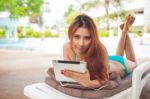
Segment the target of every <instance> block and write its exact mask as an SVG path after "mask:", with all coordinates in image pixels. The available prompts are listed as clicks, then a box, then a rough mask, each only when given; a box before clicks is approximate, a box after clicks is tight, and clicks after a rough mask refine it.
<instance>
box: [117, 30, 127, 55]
mask: <svg viewBox="0 0 150 99" xmlns="http://www.w3.org/2000/svg"><path fill="white" fill-rule="evenodd" d="M125 43H126V33H123V31H122V35H121V37H120V39H119V43H118V46H117V50H116V55H120V56H124V50H125Z"/></svg>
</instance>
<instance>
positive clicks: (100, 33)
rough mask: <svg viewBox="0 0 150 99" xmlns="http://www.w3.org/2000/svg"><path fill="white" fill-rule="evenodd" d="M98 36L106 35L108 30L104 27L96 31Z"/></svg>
mask: <svg viewBox="0 0 150 99" xmlns="http://www.w3.org/2000/svg"><path fill="white" fill-rule="evenodd" d="M98 35H99V37H108V36H109V34H108V31H107V30H106V29H101V30H100V31H99V33H98Z"/></svg>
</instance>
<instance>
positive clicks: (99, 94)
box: [45, 68, 132, 99]
mask: <svg viewBox="0 0 150 99" xmlns="http://www.w3.org/2000/svg"><path fill="white" fill-rule="evenodd" d="M47 73H48V76H47V77H46V78H45V83H46V84H48V85H49V86H51V87H53V88H55V89H56V90H59V91H61V92H63V93H65V94H68V95H71V96H74V97H79V98H92V99H96V98H107V97H110V96H113V95H115V94H116V93H118V92H121V91H123V90H125V89H127V88H129V87H131V82H132V81H131V80H132V75H129V76H128V77H126V78H123V79H122V80H120V81H118V79H112V80H110V81H108V82H106V83H105V84H104V85H102V86H101V87H100V89H99V90H93V89H90V88H86V87H83V86H79V87H75V86H76V85H75V86H66V87H63V86H62V85H61V84H60V82H58V81H56V79H55V75H54V72H53V69H52V68H49V69H48V71H47ZM112 78H113V77H112Z"/></svg>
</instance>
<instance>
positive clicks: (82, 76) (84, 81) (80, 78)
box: [62, 70, 105, 89]
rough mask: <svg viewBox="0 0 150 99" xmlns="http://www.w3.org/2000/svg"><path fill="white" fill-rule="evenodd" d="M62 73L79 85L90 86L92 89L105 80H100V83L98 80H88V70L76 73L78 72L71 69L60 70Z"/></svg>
mask: <svg viewBox="0 0 150 99" xmlns="http://www.w3.org/2000/svg"><path fill="white" fill-rule="evenodd" d="M62 74H63V75H64V76H67V77H70V78H72V79H74V80H76V81H77V82H78V83H80V84H81V85H83V86H85V87H89V88H92V89H95V88H98V87H100V86H101V85H102V84H103V83H104V82H105V81H102V82H101V83H100V82H99V81H98V80H90V74H89V71H88V70H87V71H86V72H85V73H78V72H74V71H71V70H62Z"/></svg>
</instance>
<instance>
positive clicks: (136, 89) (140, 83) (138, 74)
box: [131, 61, 150, 99]
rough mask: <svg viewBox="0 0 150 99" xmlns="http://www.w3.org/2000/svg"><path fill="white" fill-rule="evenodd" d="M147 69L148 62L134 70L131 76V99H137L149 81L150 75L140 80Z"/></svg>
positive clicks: (149, 65) (149, 62)
mask: <svg viewBox="0 0 150 99" xmlns="http://www.w3.org/2000/svg"><path fill="white" fill-rule="evenodd" d="M148 69H150V61H147V62H144V63H142V64H140V65H139V66H137V67H136V68H135V69H134V71H133V76H132V95H131V97H132V99H139V97H140V94H141V91H142V89H143V87H144V85H145V84H146V83H147V82H148V80H149V79H150V73H148V74H147V75H146V76H145V77H144V78H142V75H143V73H144V72H145V71H147V70H148Z"/></svg>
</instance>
